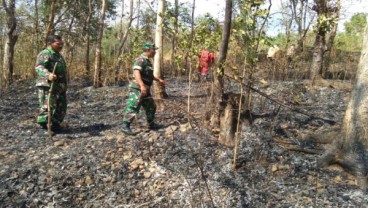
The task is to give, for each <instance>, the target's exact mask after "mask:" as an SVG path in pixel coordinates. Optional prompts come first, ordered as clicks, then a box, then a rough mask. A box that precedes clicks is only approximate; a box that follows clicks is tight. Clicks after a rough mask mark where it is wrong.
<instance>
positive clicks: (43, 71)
mask: <svg viewBox="0 0 368 208" xmlns="http://www.w3.org/2000/svg"><path fill="white" fill-rule="evenodd" d="M49 60H50V55H49V54H42V53H40V54H39V55H38V56H37V60H36V66H35V70H36V72H37V74H38V76H40V77H42V78H44V79H46V80H49V78H50V76H52V73H51V72H50V71H49V70H48V69H47V68H46V64H47V63H48V62H49Z"/></svg>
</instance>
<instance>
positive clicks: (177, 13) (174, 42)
mask: <svg viewBox="0 0 368 208" xmlns="http://www.w3.org/2000/svg"><path fill="white" fill-rule="evenodd" d="M174 10H175V12H174V18H175V21H174V35H173V38H172V42H171V59H170V66H171V70H173V72H174V74H175V75H178V72H177V70H176V68H177V67H176V66H175V55H176V42H177V38H178V18H179V0H175V9H174Z"/></svg>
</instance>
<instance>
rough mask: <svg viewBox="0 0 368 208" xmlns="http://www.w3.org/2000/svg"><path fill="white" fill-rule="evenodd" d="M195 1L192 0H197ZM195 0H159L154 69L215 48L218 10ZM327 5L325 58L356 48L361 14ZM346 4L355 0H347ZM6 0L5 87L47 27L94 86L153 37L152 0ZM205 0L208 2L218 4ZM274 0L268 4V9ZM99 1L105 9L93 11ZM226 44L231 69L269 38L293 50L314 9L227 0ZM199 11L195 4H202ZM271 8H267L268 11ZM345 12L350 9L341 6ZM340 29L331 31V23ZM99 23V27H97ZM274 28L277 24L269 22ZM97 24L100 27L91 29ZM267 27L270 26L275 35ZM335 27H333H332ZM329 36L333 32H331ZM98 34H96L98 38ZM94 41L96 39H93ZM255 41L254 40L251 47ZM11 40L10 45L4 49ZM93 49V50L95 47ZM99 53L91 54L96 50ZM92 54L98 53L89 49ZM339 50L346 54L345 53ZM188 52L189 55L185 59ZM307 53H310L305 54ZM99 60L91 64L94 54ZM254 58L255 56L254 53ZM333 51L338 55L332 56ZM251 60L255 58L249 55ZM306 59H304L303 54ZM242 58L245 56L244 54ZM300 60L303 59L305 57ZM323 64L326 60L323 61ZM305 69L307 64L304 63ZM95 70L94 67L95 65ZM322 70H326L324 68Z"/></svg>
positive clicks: (75, 70) (1, 15)
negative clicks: (159, 43) (162, 3)
mask: <svg viewBox="0 0 368 208" xmlns="http://www.w3.org/2000/svg"><path fill="white" fill-rule="evenodd" d="M198 2H199V3H198ZM200 2H202V3H203V1H198V0H197V2H196V1H195V0H194V1H192V2H188V1H185V2H181V1H168V2H166V3H167V4H166V8H165V13H164V14H163V15H161V14H160V15H161V16H163V19H164V27H163V43H164V44H163V54H164V55H163V57H162V60H161V61H160V62H161V65H162V68H163V70H162V73H163V74H164V75H165V76H168V75H172V74H178V73H180V74H183V75H184V74H186V75H188V73H189V71H190V70H189V64H188V62H190V61H191V62H193V66H194V65H195V64H196V61H197V60H196V59H195V58H193V57H192V56H193V55H195V54H197V53H198V52H199V50H201V49H202V48H208V49H210V50H213V51H215V52H216V53H218V51H219V48H220V40H221V32H222V26H223V19H220V18H221V17H220V16H221V15H220V14H222V13H218V17H217V18H215V17H214V16H212V14H210V13H205V14H198V15H197V14H196V9H198V10H199V11H201V9H200V8H197V7H196V4H198V5H201V3H200ZM325 2H326V3H327V4H329V5H330V7H331V8H338V10H337V9H335V10H333V12H329V13H328V16H327V17H326V20H327V22H328V29H327V30H326V38H327V39H328V40H330V42H332V43H333V46H334V47H332V45H331V46H328V44H327V47H330V48H327V50H326V51H331V52H332V53H327V57H326V56H325V57H324V58H325V59H326V60H329V59H333V58H334V57H332V58H331V57H330V56H333V55H334V54H336V53H334V52H336V51H346V52H359V51H360V50H361V42H362V33H363V30H364V26H365V24H366V14H364V13H356V14H353V15H352V16H351V18H350V19H349V20H348V21H346V22H345V23H344V25H343V26H342V25H338V23H339V21H338V20H339V18H340V19H341V18H343V17H344V11H346V10H345V9H346V8H342V6H344V5H345V6H346V5H348V4H346V3H347V2H345V1H344V2H343V3H342V4H341V5H340V1H325ZM350 2H351V3H353V4H357V3H359V1H350ZM103 3H104V1H95V0H79V1H67V0H65V1H58V0H33V1H29V0H18V1H16V0H12V1H5V0H4V1H2V6H1V8H0V28H1V34H0V40H1V42H0V62H1V63H2V67H1V71H2V76H1V80H0V83H1V88H2V89H5V88H7V86H9V85H10V84H11V83H12V82H13V81H14V80H18V79H29V78H34V77H35V72H34V69H33V66H34V62H35V57H36V55H37V53H38V52H39V51H40V50H41V49H42V48H44V47H45V39H46V36H47V35H49V34H58V35H61V36H62V37H63V38H64V41H65V47H64V50H63V54H64V56H65V58H66V60H67V62H68V68H69V73H70V74H69V75H70V76H71V77H81V76H83V77H90V79H93V77H92V75H93V74H98V78H97V79H99V81H98V82H96V83H98V84H97V85H98V86H103V85H112V84H116V83H117V82H118V81H119V80H126V79H127V76H128V74H129V69H130V66H131V63H132V60H133V58H134V57H135V56H137V55H138V54H139V53H140V52H141V46H140V45H141V44H142V43H143V42H147V41H151V42H154V40H155V39H154V37H155V28H156V18H157V13H158V12H157V5H158V4H157V1H151V2H148V1H144V0H134V1H133V0H130V1H127V0H126V1H124V0H121V1H118V0H109V1H106V2H105V3H106V4H105V8H103V6H104V4H103ZM218 4H219V3H215V2H213V5H211V6H210V7H213V6H215V5H217V6H215V7H218V8H223V7H224V5H221V6H220V7H219V5H218ZM274 7H277V8H278V9H277V11H276V9H271V8H274ZM104 9H106V15H104V17H102V16H101V14H102V13H103V10H104ZM233 10H234V15H233V20H234V21H233V25H232V38H231V41H230V45H231V46H234V47H231V50H230V51H229V55H228V59H227V64H228V65H229V66H230V65H231V68H233V69H238V70H239V69H240V68H242V66H243V65H244V58H245V57H247V58H248V59H249V58H251V59H252V58H253V57H251V56H254V58H255V54H251V53H250V52H249V50H250V48H252V50H256V53H257V54H261V53H265V51H266V50H267V48H268V47H269V46H270V45H274V44H277V45H279V47H280V48H281V49H282V50H285V49H286V48H287V47H288V45H290V44H291V43H295V44H298V46H299V49H300V50H299V51H300V52H301V53H300V54H301V55H300V57H302V56H303V54H302V52H304V55H305V53H307V51H308V50H303V49H308V48H309V49H311V48H312V47H313V45H314V43H315V40H314V39H315V31H316V27H317V25H318V24H317V19H318V18H317V17H316V16H317V12H316V11H315V8H314V1H298V0H291V1H249V3H245V2H243V1H240V0H239V1H234V7H233ZM202 11H203V9H202ZM271 12H273V13H271ZM345 16H350V15H349V14H348V13H347V12H345ZM335 26H336V27H338V28H342V27H343V28H344V30H340V31H337V28H336V29H334V27H335ZM99 28H101V29H102V30H100V29H99ZM275 28H279V29H275ZM99 31H102V32H101V35H99V33H100V32H99ZM275 31H278V33H277V35H275V33H276V32H275ZM336 31H337V32H336ZM334 36H336V37H334ZM99 39H100V40H99ZM99 42H101V45H100V44H99ZM255 47H257V48H256V49H255ZM12 48H13V49H12ZM96 51H101V52H98V53H96ZM97 54H99V55H97ZM96 56H98V57H96ZM345 56H346V54H345ZM188 57H190V58H191V59H190V60H189V59H188ZM309 57H310V56H309ZM97 59H101V64H100V65H99V64H97V65H96V60H97ZM257 59H260V58H257ZM337 59H338V58H337ZM253 61H257V62H258V61H259V60H253ZM309 61H311V59H310V60H309ZM248 63H249V61H248ZM304 67H307V68H308V67H310V63H309V66H308V64H307V65H305V66H304ZM325 68H326V71H328V70H327V68H328V67H327V66H326V67H325ZM306 70H308V69H306ZM96 71H98V73H96ZM326 73H327V72H326Z"/></svg>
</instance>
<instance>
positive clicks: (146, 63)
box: [133, 54, 154, 86]
mask: <svg viewBox="0 0 368 208" xmlns="http://www.w3.org/2000/svg"><path fill="white" fill-rule="evenodd" d="M133 70H139V71H140V72H141V77H142V81H143V83H144V84H145V85H147V86H151V85H152V82H153V79H154V76H153V67H152V63H151V61H150V60H149V58H148V57H147V56H145V55H144V54H142V55H140V56H139V57H138V58H136V59H135V60H134V64H133Z"/></svg>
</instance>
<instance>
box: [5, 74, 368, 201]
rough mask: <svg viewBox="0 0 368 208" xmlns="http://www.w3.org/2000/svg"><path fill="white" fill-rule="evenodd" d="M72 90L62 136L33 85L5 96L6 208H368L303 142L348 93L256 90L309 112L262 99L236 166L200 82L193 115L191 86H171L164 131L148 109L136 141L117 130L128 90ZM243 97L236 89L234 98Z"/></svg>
mask: <svg viewBox="0 0 368 208" xmlns="http://www.w3.org/2000/svg"><path fill="white" fill-rule="evenodd" d="M71 83H72V84H71V86H70V89H69V91H68V97H69V108H68V114H67V117H66V122H67V124H68V128H67V129H66V130H65V131H64V132H62V133H60V134H57V135H55V136H54V137H53V140H50V139H48V138H47V134H45V132H44V131H42V130H40V129H38V127H37V126H36V125H35V124H34V118H35V115H36V111H37V104H36V103H37V102H36V96H35V95H34V88H33V86H32V82H17V83H15V84H14V85H12V86H11V88H10V89H9V90H8V91H6V92H4V93H2V94H1V100H0V112H1V114H0V131H1V133H0V161H1V162H0V207H364V206H365V204H368V195H367V194H366V193H364V192H362V191H361V190H360V189H359V187H358V186H357V182H356V180H355V179H354V178H353V177H352V176H351V175H349V174H347V173H345V172H342V171H341V170H339V169H336V168H334V167H331V168H328V169H319V168H317V167H316V159H317V158H318V157H319V156H320V155H321V154H322V152H323V151H324V148H325V144H324V143H328V142H330V141H327V139H326V141H325V142H323V140H313V139H307V138H308V137H305V135H308V134H310V133H314V132H323V131H325V130H329V129H338V127H339V125H340V124H341V121H342V117H343V113H344V111H345V107H346V103H347V101H348V98H349V94H350V90H349V89H346V88H341V87H338V88H336V87H335V88H334V87H332V86H334V84H331V86H328V85H327V86H326V87H318V88H314V89H309V88H308V87H306V86H305V85H304V84H303V83H302V82H273V83H265V82H263V83H259V84H258V85H257V86H256V87H257V89H259V90H261V91H263V92H265V93H266V94H267V95H269V96H272V97H273V98H274V99H277V100H280V101H282V102H283V103H284V104H285V105H288V106H293V108H295V109H297V110H298V111H299V112H302V113H297V112H296V111H292V110H290V109H288V108H285V107H281V108H280V105H278V104H276V103H273V102H271V101H269V100H268V99H266V98H264V97H262V96H259V95H258V94H254V109H253V113H254V114H253V119H254V121H253V123H252V124H251V125H245V124H243V126H242V130H241V133H240V138H241V144H240V150H239V160H238V162H239V168H238V169H237V170H233V169H232V168H231V167H232V165H231V161H232V157H233V148H229V147H225V146H222V145H220V144H218V143H217V142H216V138H215V136H214V134H213V133H212V131H211V129H207V125H206V123H204V119H203V117H204V110H205V109H206V105H205V103H206V100H207V98H208V97H207V96H206V93H205V90H203V87H204V85H205V84H203V83H193V85H192V87H191V93H192V96H191V111H192V113H191V114H192V116H191V117H188V116H187V113H186V110H187V105H186V104H187V101H188V96H187V95H188V91H189V90H188V82H187V81H186V80H185V79H175V80H173V79H172V80H168V83H169V85H168V87H167V93H168V94H169V98H168V99H167V100H165V101H164V102H163V103H164V105H165V111H163V112H158V113H157V121H158V122H159V123H162V124H164V125H165V127H164V128H162V129H160V130H159V131H157V132H154V131H145V130H144V129H145V123H144V113H143V112H142V113H141V114H140V116H139V118H138V119H137V121H136V122H135V123H134V128H133V129H134V130H135V131H137V132H139V133H138V134H137V135H136V136H125V135H124V134H123V133H122V132H121V131H120V127H121V120H122V118H121V114H122V111H123V106H124V105H125V102H124V101H125V99H126V96H127V88H126V86H115V87H103V88H99V89H94V88H92V87H90V86H87V85H85V84H83V82H80V81H77V80H74V81H72V82H71ZM340 84H341V83H340ZM236 89H238V86H236V85H235V84H233V85H228V86H226V89H225V90H227V91H228V90H232V91H234V90H236ZM306 114H308V115H310V116H307V115H306ZM188 118H189V119H188ZM188 121H190V123H188ZM331 121H334V122H331ZM321 141H322V142H321Z"/></svg>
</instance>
